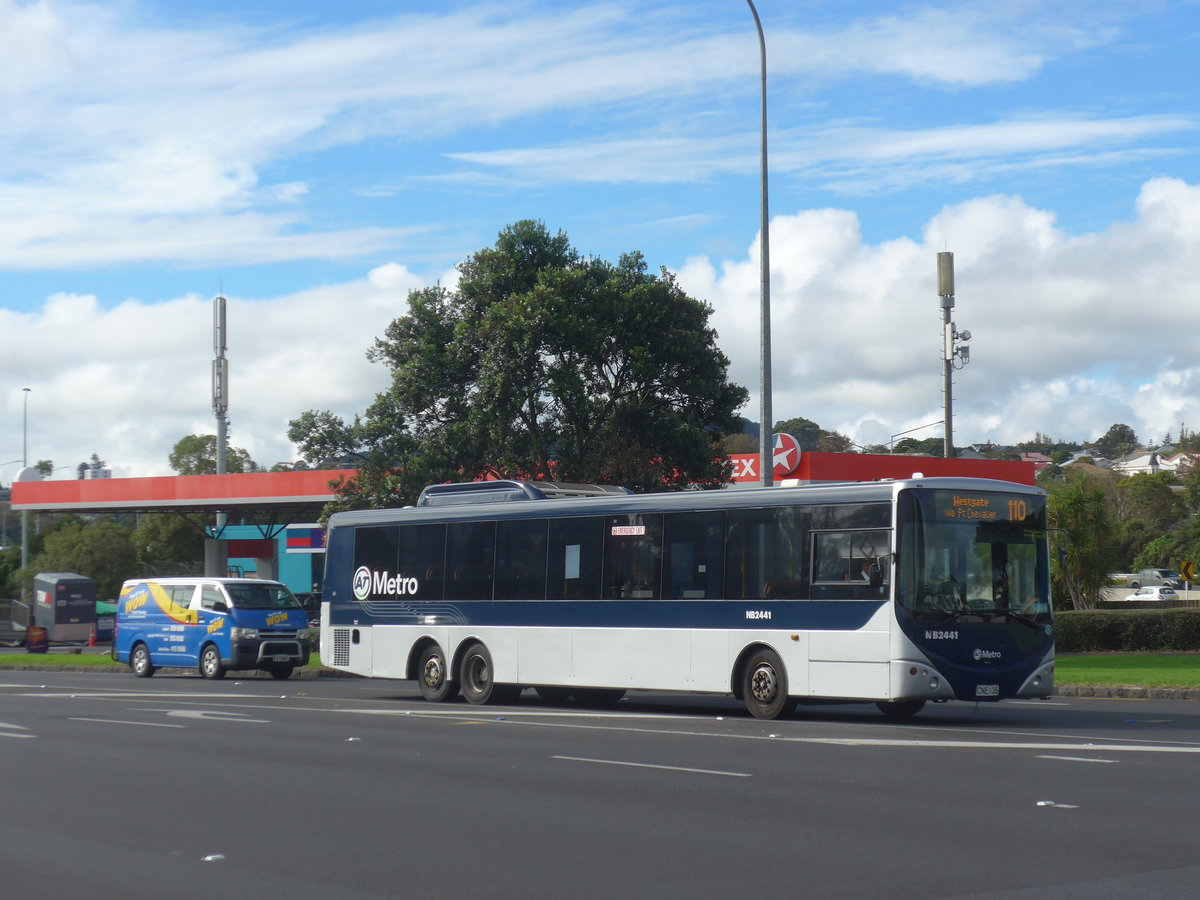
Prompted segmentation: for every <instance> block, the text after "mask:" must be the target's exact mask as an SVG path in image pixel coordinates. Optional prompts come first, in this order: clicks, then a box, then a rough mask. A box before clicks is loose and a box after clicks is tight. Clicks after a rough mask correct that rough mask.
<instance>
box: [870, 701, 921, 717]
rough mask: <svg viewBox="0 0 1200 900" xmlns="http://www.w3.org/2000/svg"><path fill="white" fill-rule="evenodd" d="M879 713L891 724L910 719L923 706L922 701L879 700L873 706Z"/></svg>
mask: <svg viewBox="0 0 1200 900" xmlns="http://www.w3.org/2000/svg"><path fill="white" fill-rule="evenodd" d="M875 706H877V707H878V708H879V711H880V712H881V713H883V714H884V715H885V716H887V717H888V718H889V719H891V720H892V721H893V722H901V721H903V720H904V719H911V718H912V717H913V716H915V715H916V714H917V713H919V712H920V711H921V710H922V709H923V708H924V706H925V701H924V700H880V701H879V702H878V703H876V704H875Z"/></svg>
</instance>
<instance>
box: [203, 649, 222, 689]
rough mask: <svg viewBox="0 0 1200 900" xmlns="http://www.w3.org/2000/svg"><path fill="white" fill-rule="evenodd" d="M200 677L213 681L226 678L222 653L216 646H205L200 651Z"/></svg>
mask: <svg viewBox="0 0 1200 900" xmlns="http://www.w3.org/2000/svg"><path fill="white" fill-rule="evenodd" d="M200 675H201V676H202V677H204V678H208V679H210V680H212V681H216V680H217V679H218V678H224V677H225V666H224V665H223V664H222V662H221V651H220V650H218V649H217V645H216V644H205V645H204V649H203V650H201V651H200Z"/></svg>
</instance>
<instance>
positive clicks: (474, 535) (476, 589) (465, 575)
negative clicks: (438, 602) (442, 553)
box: [445, 522, 496, 600]
mask: <svg viewBox="0 0 1200 900" xmlns="http://www.w3.org/2000/svg"><path fill="white" fill-rule="evenodd" d="M495 559H496V523H495V522H452V523H451V524H449V525H447V526H446V594H445V597H446V599H447V600H491V599H492V571H493V567H494V565H495Z"/></svg>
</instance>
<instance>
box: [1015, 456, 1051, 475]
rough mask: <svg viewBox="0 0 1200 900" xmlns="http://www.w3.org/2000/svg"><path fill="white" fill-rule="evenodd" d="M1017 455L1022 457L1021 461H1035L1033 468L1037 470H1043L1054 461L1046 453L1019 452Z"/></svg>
mask: <svg viewBox="0 0 1200 900" xmlns="http://www.w3.org/2000/svg"><path fill="white" fill-rule="evenodd" d="M1017 456H1019V457H1020V458H1021V462H1027V463H1033V470H1034V471H1035V472H1040V471H1042V469H1044V468H1046V466H1048V465H1051V464H1052V463H1053V462H1054V460H1052V459H1051V458H1050V457H1048V456H1047V455H1046V454H1045V453H1018V454H1017Z"/></svg>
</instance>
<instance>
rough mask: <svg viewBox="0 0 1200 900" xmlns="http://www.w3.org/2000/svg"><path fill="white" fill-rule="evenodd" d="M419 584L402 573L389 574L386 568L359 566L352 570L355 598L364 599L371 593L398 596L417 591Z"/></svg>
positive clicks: (352, 586)
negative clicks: (379, 570)
mask: <svg viewBox="0 0 1200 900" xmlns="http://www.w3.org/2000/svg"><path fill="white" fill-rule="evenodd" d="M419 588H420V584H419V582H418V581H417V579H415V578H405V577H404V576H403V575H394V576H393V575H391V574H390V573H389V572H388V571H387V570H386V569H385V570H384V571H382V572H375V571H373V570H372V569H370V568H368V567H367V566H359V567H358V568H357V569H355V570H354V580H353V581H352V582H351V590H352V591H353V592H354V597H355V599H358V600H366V599H367V598H368V597H370V596H371V595H372V594H375V595H382V596H392V597H399V596H403V595H405V594H408V595H413V594H416V593H417V590H418V589H419Z"/></svg>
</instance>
